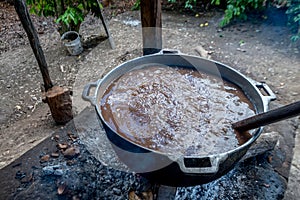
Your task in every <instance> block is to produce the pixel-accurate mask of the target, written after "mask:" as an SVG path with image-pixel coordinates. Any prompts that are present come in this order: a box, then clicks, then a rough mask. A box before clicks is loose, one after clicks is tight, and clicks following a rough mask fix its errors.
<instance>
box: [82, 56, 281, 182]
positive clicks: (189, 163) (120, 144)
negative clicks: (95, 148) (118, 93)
mask: <svg viewBox="0 0 300 200" xmlns="http://www.w3.org/2000/svg"><path fill="white" fill-rule="evenodd" d="M151 64H154V65H157V64H158V65H165V66H171V67H172V66H178V67H186V68H196V69H197V70H201V71H202V72H205V73H208V74H212V75H215V76H220V77H222V78H223V79H225V80H227V81H229V82H231V83H233V84H235V85H236V86H238V87H240V88H241V89H242V90H243V91H244V93H245V94H246V95H247V97H248V98H249V99H250V101H251V102H252V104H253V106H254V107H255V110H256V113H262V112H265V111H267V110H268V104H269V102H270V101H271V100H274V99H275V98H276V97H275V95H274V94H273V92H272V91H271V90H270V88H269V87H268V86H267V85H266V84H265V83H260V82H256V81H253V80H251V79H249V78H247V77H245V76H244V75H243V74H241V73H239V72H238V71H236V70H235V69H233V68H231V67H229V66H226V65H224V64H222V63H219V62H216V61H212V60H207V59H203V58H200V57H196V56H189V55H185V54H181V53H178V52H176V51H167V50H163V51H161V52H160V53H158V54H153V55H147V56H143V57H140V58H136V59H133V60H130V61H127V62H125V63H123V64H121V65H119V66H118V67H116V68H115V69H113V70H112V71H110V72H109V73H108V74H107V75H106V76H105V77H104V78H102V79H99V80H98V81H96V82H93V83H89V84H87V85H86V86H85V88H84V90H83V94H82V97H83V99H85V100H88V101H90V102H91V104H92V105H93V106H95V109H96V112H97V114H98V116H99V119H100V121H101V122H102V124H103V127H104V129H105V131H106V134H107V137H108V138H109V140H110V141H111V143H112V145H113V148H114V150H115V151H116V153H117V155H118V157H119V159H120V160H121V161H122V162H123V163H124V164H126V165H127V166H128V167H129V168H130V169H131V170H132V171H134V172H136V173H139V174H141V175H142V176H144V177H146V178H147V179H149V180H150V181H153V182H156V183H159V184H163V185H169V186H192V185H198V184H204V183H208V182H210V181H213V180H215V179H217V178H219V177H221V176H222V175H224V174H226V173H227V172H228V171H229V170H231V169H232V168H233V167H234V165H235V164H236V163H237V162H238V161H239V160H240V159H241V158H242V157H243V155H244V154H245V153H246V152H247V150H248V149H249V147H250V146H251V145H252V143H253V142H254V141H255V140H256V139H257V138H258V137H259V136H260V134H261V132H262V127H260V128H257V129H254V130H252V132H251V134H252V137H251V139H250V140H248V141H247V142H246V143H244V144H243V145H241V146H239V147H238V148H235V149H233V150H230V151H227V152H223V153H220V154H215V155H207V156H178V155H176V152H174V155H167V154H164V153H161V152H158V151H154V150H151V149H148V148H146V147H143V146H141V145H138V144H135V143H133V142H132V141H130V140H128V139H127V138H124V137H123V136H122V135H119V134H118V133H117V132H115V131H114V129H113V128H112V127H110V126H109V125H108V123H106V122H105V120H104V119H103V117H102V114H101V108H100V101H101V98H102V96H103V94H104V92H105V90H106V88H107V87H108V86H109V85H110V84H111V83H112V82H113V81H114V80H116V79H117V78H119V77H120V76H122V75H123V74H124V73H126V72H128V71H130V70H132V69H136V68H139V67H141V66H146V65H151ZM91 88H95V92H94V94H90V90H91ZM260 90H263V91H264V93H266V94H264V95H262V94H261V92H260Z"/></svg>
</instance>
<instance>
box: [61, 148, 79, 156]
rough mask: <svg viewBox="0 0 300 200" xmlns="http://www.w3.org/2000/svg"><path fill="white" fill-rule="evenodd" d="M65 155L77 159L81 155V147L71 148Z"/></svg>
mask: <svg viewBox="0 0 300 200" xmlns="http://www.w3.org/2000/svg"><path fill="white" fill-rule="evenodd" d="M63 154H64V156H65V157H69V158H72V157H75V156H77V155H78V154H80V149H79V147H70V148H67V149H66V150H65V151H64V152H63Z"/></svg>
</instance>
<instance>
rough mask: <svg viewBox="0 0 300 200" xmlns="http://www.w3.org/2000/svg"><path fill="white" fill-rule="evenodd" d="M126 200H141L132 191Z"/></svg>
mask: <svg viewBox="0 0 300 200" xmlns="http://www.w3.org/2000/svg"><path fill="white" fill-rule="evenodd" d="M128 199H129V200H142V199H141V198H140V197H139V196H138V195H136V194H135V192H134V191H131V192H129V194H128Z"/></svg>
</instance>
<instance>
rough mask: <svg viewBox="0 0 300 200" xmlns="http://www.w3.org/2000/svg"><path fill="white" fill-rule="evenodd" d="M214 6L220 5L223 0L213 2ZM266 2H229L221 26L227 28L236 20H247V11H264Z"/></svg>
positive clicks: (230, 0)
mask: <svg viewBox="0 0 300 200" xmlns="http://www.w3.org/2000/svg"><path fill="white" fill-rule="evenodd" d="M211 3H212V4H214V5H220V3H221V0H212V2H211ZM264 4H265V0H227V7H226V10H225V14H224V18H223V20H222V21H221V22H220V26H222V27H223V26H226V25H227V24H229V23H230V22H231V21H232V20H233V19H234V18H240V19H243V20H246V19H247V11H251V10H262V9H263V8H264Z"/></svg>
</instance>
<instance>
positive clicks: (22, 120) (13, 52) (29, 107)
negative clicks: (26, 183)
mask: <svg viewBox="0 0 300 200" xmlns="http://www.w3.org/2000/svg"><path fill="white" fill-rule="evenodd" d="M221 17H222V13H220V12H217V11H214V12H210V13H200V14H199V17H196V16H188V15H183V14H178V13H170V12H164V14H163V34H164V38H163V42H164V44H163V46H164V48H171V49H179V50H180V51H181V52H183V53H188V54H193V55H198V54H197V52H196V51H195V48H196V47H197V46H202V47H203V48H204V49H205V50H207V52H208V53H209V55H210V56H211V58H212V59H214V60H217V61H221V62H223V63H225V64H228V65H230V66H232V67H234V68H236V69H237V70H239V71H241V72H242V73H243V74H245V75H246V76H248V77H250V78H252V79H254V80H257V81H265V82H266V83H267V84H268V85H269V86H270V87H271V88H272V90H273V91H274V92H275V93H276V95H277V102H278V103H280V104H287V103H291V102H294V101H296V100H299V98H300V70H299V69H300V53H299V52H300V45H299V43H291V41H290V36H291V32H290V31H289V29H288V27H286V19H285V18H284V15H283V11H280V10H276V11H274V10H272V9H271V10H268V11H266V13H264V14H263V15H262V16H256V17H255V18H253V19H252V20H250V21H248V22H243V23H233V24H232V25H231V26H228V27H226V28H223V29H221V28H219V27H218V23H219V21H220V20H221ZM108 18H109V21H108V22H109V29H110V32H111V34H112V37H113V39H114V42H115V44H116V49H117V50H115V51H109V50H108V49H109V47H108V49H105V48H103V46H101V45H99V46H97V47H92V48H85V50H84V52H83V53H82V54H81V55H80V56H69V55H68V52H67V51H66V49H65V48H64V47H63V46H62V45H61V43H60V36H59V34H58V32H57V31H56V25H55V24H54V23H53V21H52V19H49V18H48V19H47V18H42V17H35V16H33V21H34V24H35V26H36V29H37V30H38V32H39V38H40V41H41V44H42V47H43V50H44V53H45V56H46V60H47V63H48V65H49V71H50V76H51V78H52V80H53V82H55V83H56V84H58V85H61V86H65V87H67V88H69V89H70V90H74V88H73V86H74V84H75V81H76V77H78V76H81V75H82V73H83V72H82V71H81V70H80V67H82V66H83V65H85V64H89V62H90V60H92V59H99V63H102V64H103V63H105V64H107V67H106V70H105V71H106V72H107V71H109V70H110V69H112V68H113V67H115V66H117V65H118V64H120V63H122V62H124V61H126V60H129V59H132V58H134V57H138V56H141V48H142V46H141V30H140V24H139V12H134V11H126V12H125V13H123V14H118V15H116V16H114V15H110V16H109V17H108ZM206 22H207V23H208V26H204V27H201V26H200V24H205V23H206ZM99 32H101V33H103V28H102V25H101V22H100V20H96V19H94V18H93V17H88V18H87V21H86V22H85V23H84V24H82V27H81V31H80V33H81V35H82V37H83V40H85V39H87V38H88V37H90V36H91V35H95V34H99ZM93 48H102V49H99V50H97V49H96V50H97V52H100V54H98V55H95V54H92V53H91V52H93V50H95V49H93ZM107 52H108V53H107ZM111 53H114V55H111ZM96 56H99V57H100V58H99V57H96ZM112 58H113V59H112ZM0 71H1V76H0V82H1V86H0V90H1V98H0V105H1V107H0V141H1V143H0V168H2V167H4V166H6V165H7V164H9V163H10V162H12V161H13V160H14V159H15V158H17V157H19V156H20V155H22V154H23V153H24V152H26V151H27V150H28V149H30V148H32V147H34V146H35V145H37V144H38V143H39V142H40V141H41V140H43V139H44V138H46V137H48V136H49V135H51V133H53V132H54V131H55V130H57V129H60V128H62V126H57V125H55V123H54V122H53V120H52V118H51V114H50V111H49V109H48V106H47V105H46V104H44V103H42V100H41V82H42V79H41V74H40V72H39V69H38V66H37V63H36V60H35V58H34V55H33V53H32V50H31V48H30V46H29V44H28V40H27V37H26V34H25V32H24V31H23V29H22V26H21V24H20V22H19V20H18V17H17V15H16V14H15V12H14V9H13V7H12V6H10V5H8V4H6V3H4V2H0ZM95 71H96V69H95ZM97 75H98V74H97V73H95V74H90V75H89V77H87V78H86V83H87V82H89V81H94V80H96V78H97V77H95V76H97ZM82 76H83V75H82ZM83 77H84V76H83ZM98 78H99V77H98ZM83 86H84V85H82V88H83ZM77 105H78V104H77ZM77 105H75V107H74V112H75V113H78V112H79V111H80V110H81V108H77V107H76V106H77Z"/></svg>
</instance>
